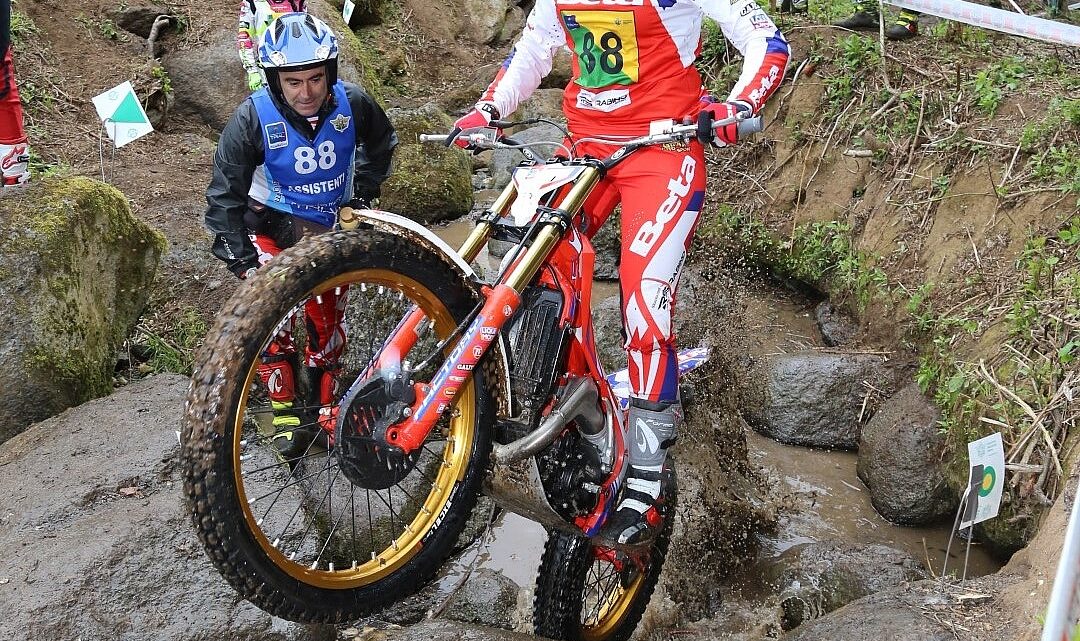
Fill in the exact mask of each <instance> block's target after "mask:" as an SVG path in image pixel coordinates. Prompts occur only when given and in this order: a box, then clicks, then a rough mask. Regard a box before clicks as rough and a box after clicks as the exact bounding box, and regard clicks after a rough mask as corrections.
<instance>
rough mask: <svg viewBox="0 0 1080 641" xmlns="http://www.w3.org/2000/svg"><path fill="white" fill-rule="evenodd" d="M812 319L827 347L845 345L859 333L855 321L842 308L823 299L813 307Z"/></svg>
mask: <svg viewBox="0 0 1080 641" xmlns="http://www.w3.org/2000/svg"><path fill="white" fill-rule="evenodd" d="M814 320H815V321H817V326H818V330H820V331H821V339H822V340H823V341H825V344H826V345H828V346H829V347H836V346H837V345H846V344H848V343H850V342H851V341H852V339H854V338H855V335H856V334H858V333H859V325H858V323H857V321H856V320H855V319H853V318H852V317H851V315H850V314H848V313H847V312H845V311H843V310H842V309H839V308H836V307H833V305H832V303H830V302H829V301H823V302H821V303H820V304H819V305H818V306H817V307H815V308H814Z"/></svg>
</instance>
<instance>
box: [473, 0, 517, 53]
mask: <svg viewBox="0 0 1080 641" xmlns="http://www.w3.org/2000/svg"><path fill="white" fill-rule="evenodd" d="M461 5H462V13H463V14H464V15H466V16H468V18H467V19H466V20H464V21H463V22H462V25H461V35H462V36H464V37H465V38H467V39H469V40H470V41H472V42H475V43H476V44H482V45H483V44H489V43H493V42H495V41H496V40H498V39H499V38H500V36H502V35H503V26H504V25H505V24H506V14H507V12H508V11H509V10H510V3H509V2H508V1H507V0H462V1H461Z"/></svg>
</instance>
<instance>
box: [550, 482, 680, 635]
mask: <svg viewBox="0 0 1080 641" xmlns="http://www.w3.org/2000/svg"><path fill="white" fill-rule="evenodd" d="M668 466H669V468H670V469H671V479H672V482H671V483H669V484H668V486H667V487H666V488H665V494H664V507H663V510H662V517H663V525H662V526H661V529H660V532H659V534H658V535H657V537H656V540H655V541H654V542H653V544H652V547H651V548H649V550H648V552H647V553H646V555H647V560H646V561H645V562H644V567H643V568H640V569H638V570H634V571H628V570H627V565H626V563H624V562H621V561H620V560H619V559H618V558H614V559H613V558H612V556H611V551H610V550H604V549H603V548H597V547H595V546H594V545H593V544H592V543H591V542H590V541H589V539H587V538H585V537H583V536H575V535H573V534H569V533H566V532H562V531H550V532H549V533H548V540H547V544H546V545H545V546H544V554H543V556H542V557H541V559H540V569H539V571H538V573H537V575H538V576H537V579H536V596H535V599H534V601H533V624H534V627H535V631H536V634H537V635H538V636H543V637H547V638H550V639H562V640H565V641H626V639H629V638H630V635H631V634H632V633H633V632H634V629H635V628H636V627H637V624H638V622H639V621H641V617H642V615H643V614H644V613H645V608H646V607H647V606H648V605H649V599H650V598H651V597H652V594H653V591H654V590H655V589H656V583H657V581H658V580H659V578H660V570H661V569H663V565H664V559H665V558H666V557H667V550H668V545H669V544H670V542H671V532H672V528H673V526H674V522H675V503H676V497H677V495H678V488H677V482H676V481H675V479H676V478H677V477H676V475H675V470H674V465H673V463H672V462H671V461H668ZM627 563H628V562H627Z"/></svg>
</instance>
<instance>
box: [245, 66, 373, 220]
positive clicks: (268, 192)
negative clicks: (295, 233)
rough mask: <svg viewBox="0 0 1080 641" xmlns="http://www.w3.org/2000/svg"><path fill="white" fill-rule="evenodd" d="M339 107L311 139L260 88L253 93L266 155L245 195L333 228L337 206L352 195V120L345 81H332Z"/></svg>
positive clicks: (354, 129) (276, 208) (264, 89)
mask: <svg viewBox="0 0 1080 641" xmlns="http://www.w3.org/2000/svg"><path fill="white" fill-rule="evenodd" d="M334 98H336V101H337V106H336V107H335V108H334V110H333V111H331V112H330V113H329V114H328V115H326V116H325V117H324V118H323V121H322V122H321V123H320V126H319V131H318V134H317V135H316V136H315V139H314V140H309V139H308V136H306V135H304V134H301V133H300V132H299V131H297V130H296V129H295V128H294V127H293V126H292V124H290V123H289V122H288V121H287V120H286V119H285V118H284V116H282V115H281V113H280V112H279V111H278V109H277V107H276V106H274V102H273V100H271V99H270V95H269V94H268V93H267V89H266V88H265V87H264V88H262V89H260V90H259V91H256V92H255V93H253V94H251V101H252V103H254V105H255V111H256V112H257V113H258V116H259V125H260V127H261V128H262V136H263V148H264V149H265V152H266V153H265V160H264V161H263V164H262V165H259V166H258V167H256V168H255V174H254V175H253V176H252V180H251V189H250V190H249V191H248V195H249V196H250V197H251V198H253V199H254V200H256V201H258V202H261V203H264V204H265V205H266V206H267V207H271V208H273V209H275V210H277V211H280V212H283V213H286V214H290V215H293V216H296V217H297V218H302V219H304V220H307V221H311V222H313V223H317V224H319V225H323V226H325V227H333V226H334V221H335V220H336V218H337V210H338V208H339V207H340V206H341V205H343V204H344V203H346V202H348V200H349V199H351V198H352V193H353V186H352V185H353V162H354V160H355V157H356V123H355V122H353V116H352V107H350V105H349V100H348V98H347V97H346V95H345V85H343V84H342V83H341V82H340V81H339V82H337V83H335V84H334Z"/></svg>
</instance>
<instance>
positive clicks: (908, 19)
mask: <svg viewBox="0 0 1080 641" xmlns="http://www.w3.org/2000/svg"><path fill="white" fill-rule="evenodd" d="M917 35H919V14H917V13H915V12H914V11H908V10H907V9H904V10H903V11H901V12H900V15H898V16H896V22H894V23H892V24H891V25H889V28H888V29H886V30H885V37H886V38H888V39H889V40H908V39H911V38H914V37H915V36H917Z"/></svg>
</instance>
